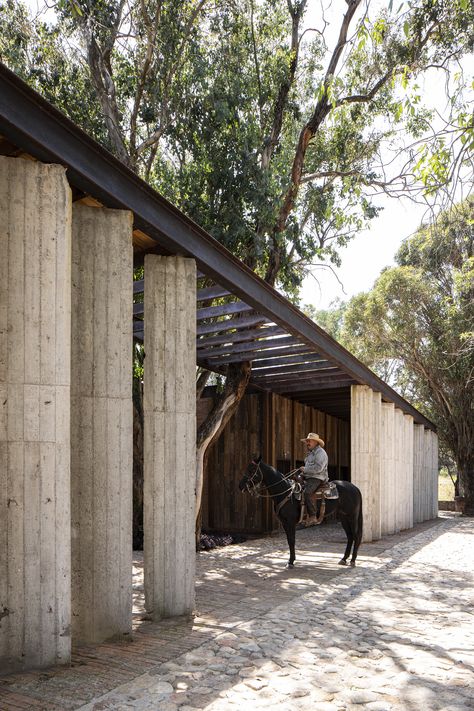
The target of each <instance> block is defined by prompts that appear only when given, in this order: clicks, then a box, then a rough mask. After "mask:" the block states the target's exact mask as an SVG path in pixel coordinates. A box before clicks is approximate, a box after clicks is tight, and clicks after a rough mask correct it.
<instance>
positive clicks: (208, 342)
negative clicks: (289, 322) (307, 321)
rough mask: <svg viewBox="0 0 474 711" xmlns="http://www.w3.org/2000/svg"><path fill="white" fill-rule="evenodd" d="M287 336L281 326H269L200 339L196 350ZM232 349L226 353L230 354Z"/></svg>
mask: <svg viewBox="0 0 474 711" xmlns="http://www.w3.org/2000/svg"><path fill="white" fill-rule="evenodd" d="M281 335H287V333H286V331H284V330H283V328H281V327H280V326H268V327H263V328H255V329H249V330H248V331H236V332H235V333H224V334H221V335H219V336H208V337H207V338H198V339H197V341H196V348H197V349H198V350H199V349H204V348H208V347H209V346H224V345H226V344H228V345H229V346H230V345H231V344H232V343H241V342H243V341H253V340H255V339H256V338H266V337H267V336H281ZM229 351H230V349H227V350H225V351H224V352H225V353H227V352H229Z"/></svg>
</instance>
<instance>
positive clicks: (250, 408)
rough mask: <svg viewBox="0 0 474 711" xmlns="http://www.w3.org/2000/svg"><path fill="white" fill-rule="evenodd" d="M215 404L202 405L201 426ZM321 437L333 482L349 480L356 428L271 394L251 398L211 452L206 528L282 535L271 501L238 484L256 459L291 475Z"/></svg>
mask: <svg viewBox="0 0 474 711" xmlns="http://www.w3.org/2000/svg"><path fill="white" fill-rule="evenodd" d="M212 402H213V400H212V398H204V399H201V401H200V402H199V403H198V421H199V422H202V420H203V419H204V418H205V416H206V414H207V413H208V412H209V410H210V409H211V407H212ZM308 432H317V433H318V434H319V435H320V436H321V437H322V438H323V439H324V440H325V443H326V451H327V452H328V456H329V474H330V478H332V479H339V478H340V479H344V478H346V479H348V478H349V464H350V444H349V442H350V426H349V423H348V422H344V421H342V420H339V419H337V418H335V417H331V416H330V415H326V414H325V413H323V412H320V411H318V410H316V409H314V408H311V407H307V406H305V405H302V404H300V403H298V402H295V401H293V400H289V399H288V398H284V397H281V396H279V395H275V394H271V393H259V394H249V395H246V396H245V397H244V398H243V399H242V401H241V403H240V405H239V408H238V409H237V412H236V413H235V415H234V416H233V417H232V419H231V420H230V421H229V422H228V424H227V426H226V428H225V429H224V431H223V433H222V434H221V436H220V437H219V439H218V440H217V442H215V443H214V445H212V446H211V448H210V450H209V453H208V458H207V465H206V467H205V472H204V488H203V503H202V525H203V528H204V530H208V531H215V532H218V531H219V532H226V533H271V532H272V531H277V530H279V522H278V519H277V518H276V516H275V515H274V513H273V506H272V504H271V502H270V500H269V499H265V498H263V499H257V498H254V497H252V496H249V495H248V494H247V493H245V494H242V493H241V492H240V491H239V488H238V484H239V481H240V479H241V478H242V476H243V474H244V472H245V470H246V468H247V465H248V464H249V462H250V460H251V459H252V457H254V456H257V455H259V454H261V455H262V457H263V459H264V461H266V462H269V463H270V464H272V465H273V466H275V467H276V468H277V469H278V470H279V471H281V472H283V473H287V472H289V471H291V470H292V469H294V468H296V467H297V466H299V465H301V464H302V463H303V461H304V457H305V454H306V450H305V446H304V444H303V443H302V442H301V441H300V440H301V439H302V438H303V437H305V436H306V435H307V434H308Z"/></svg>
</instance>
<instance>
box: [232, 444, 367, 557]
mask: <svg viewBox="0 0 474 711" xmlns="http://www.w3.org/2000/svg"><path fill="white" fill-rule="evenodd" d="M334 483H335V484H336V487H337V491H338V493H339V498H338V499H326V514H325V515H327V514H330V513H335V514H336V516H337V518H338V519H339V521H340V522H341V523H342V527H343V528H344V531H345V532H346V536H347V546H346V550H345V553H344V555H343V557H342V558H341V560H340V561H339V565H346V561H347V559H348V557H349V555H350V552H351V548H352V544H354V548H353V550H352V557H351V565H352V566H354V565H355V562H356V558H357V551H358V550H359V546H360V542H361V540H362V522H363V520H362V495H361V493H360V489H358V488H357V486H355V485H354V484H351V483H350V482H349V481H335V482H334ZM262 484H263V485H264V486H265V487H266V489H267V491H268V495H269V496H271V498H272V499H273V505H274V507H275V512H276V514H277V516H278V518H279V519H280V521H281V523H282V525H283V528H284V529H285V533H286V537H287V540H288V545H289V547H290V559H289V561H288V567H289V568H292V567H293V564H294V562H295V531H296V526H297V524H298V522H299V520H300V515H301V502H300V501H298V499H296V498H295V496H293V495H292V496H289V494H291V489H292V487H291V482H290V481H289V480H288V479H287V478H286V477H284V476H283V474H281V473H280V472H279V471H277V470H276V469H274V467H271V466H270V465H269V464H265V462H262V458H261V457H259V458H258V459H255V460H253V461H252V462H251V463H250V464H249V465H248V467H247V471H246V472H245V474H244V476H243V478H242V479H241V481H240V483H239V489H240V490H241V491H244V490H246V491H248V492H250V493H255V494H258V490H259V488H260V486H261V485H262ZM285 499H286V501H285ZM283 502H284V503H283ZM280 504H281V506H280Z"/></svg>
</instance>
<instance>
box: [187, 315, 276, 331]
mask: <svg viewBox="0 0 474 711" xmlns="http://www.w3.org/2000/svg"><path fill="white" fill-rule="evenodd" d="M266 322H268V318H267V317H266V316H261V315H259V314H256V315H254V316H244V318H229V319H226V320H224V321H216V322H214V323H205V324H202V325H201V326H198V327H197V335H198V336H202V335H204V334H206V333H218V332H223V331H231V330H233V329H237V330H240V329H242V328H248V327H249V326H256V325H257V323H266Z"/></svg>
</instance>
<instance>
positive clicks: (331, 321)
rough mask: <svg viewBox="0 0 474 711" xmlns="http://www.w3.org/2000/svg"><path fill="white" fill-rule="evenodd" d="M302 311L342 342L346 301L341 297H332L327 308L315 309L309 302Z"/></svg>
mask: <svg viewBox="0 0 474 711" xmlns="http://www.w3.org/2000/svg"><path fill="white" fill-rule="evenodd" d="M302 310H303V313H305V314H306V316H309V318H311V319H312V320H313V321H314V322H315V323H317V324H318V326H320V327H321V328H322V329H323V330H324V331H326V333H329V335H330V336H332V337H333V338H334V339H335V340H336V341H339V342H340V343H342V338H343V335H342V329H343V325H344V316H345V313H346V310H347V303H346V302H344V301H342V300H341V299H339V298H338V299H334V301H332V302H331V304H330V305H329V308H328V309H319V310H318V309H315V308H314V306H312V305H311V304H305V305H304V306H303V309H302Z"/></svg>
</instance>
